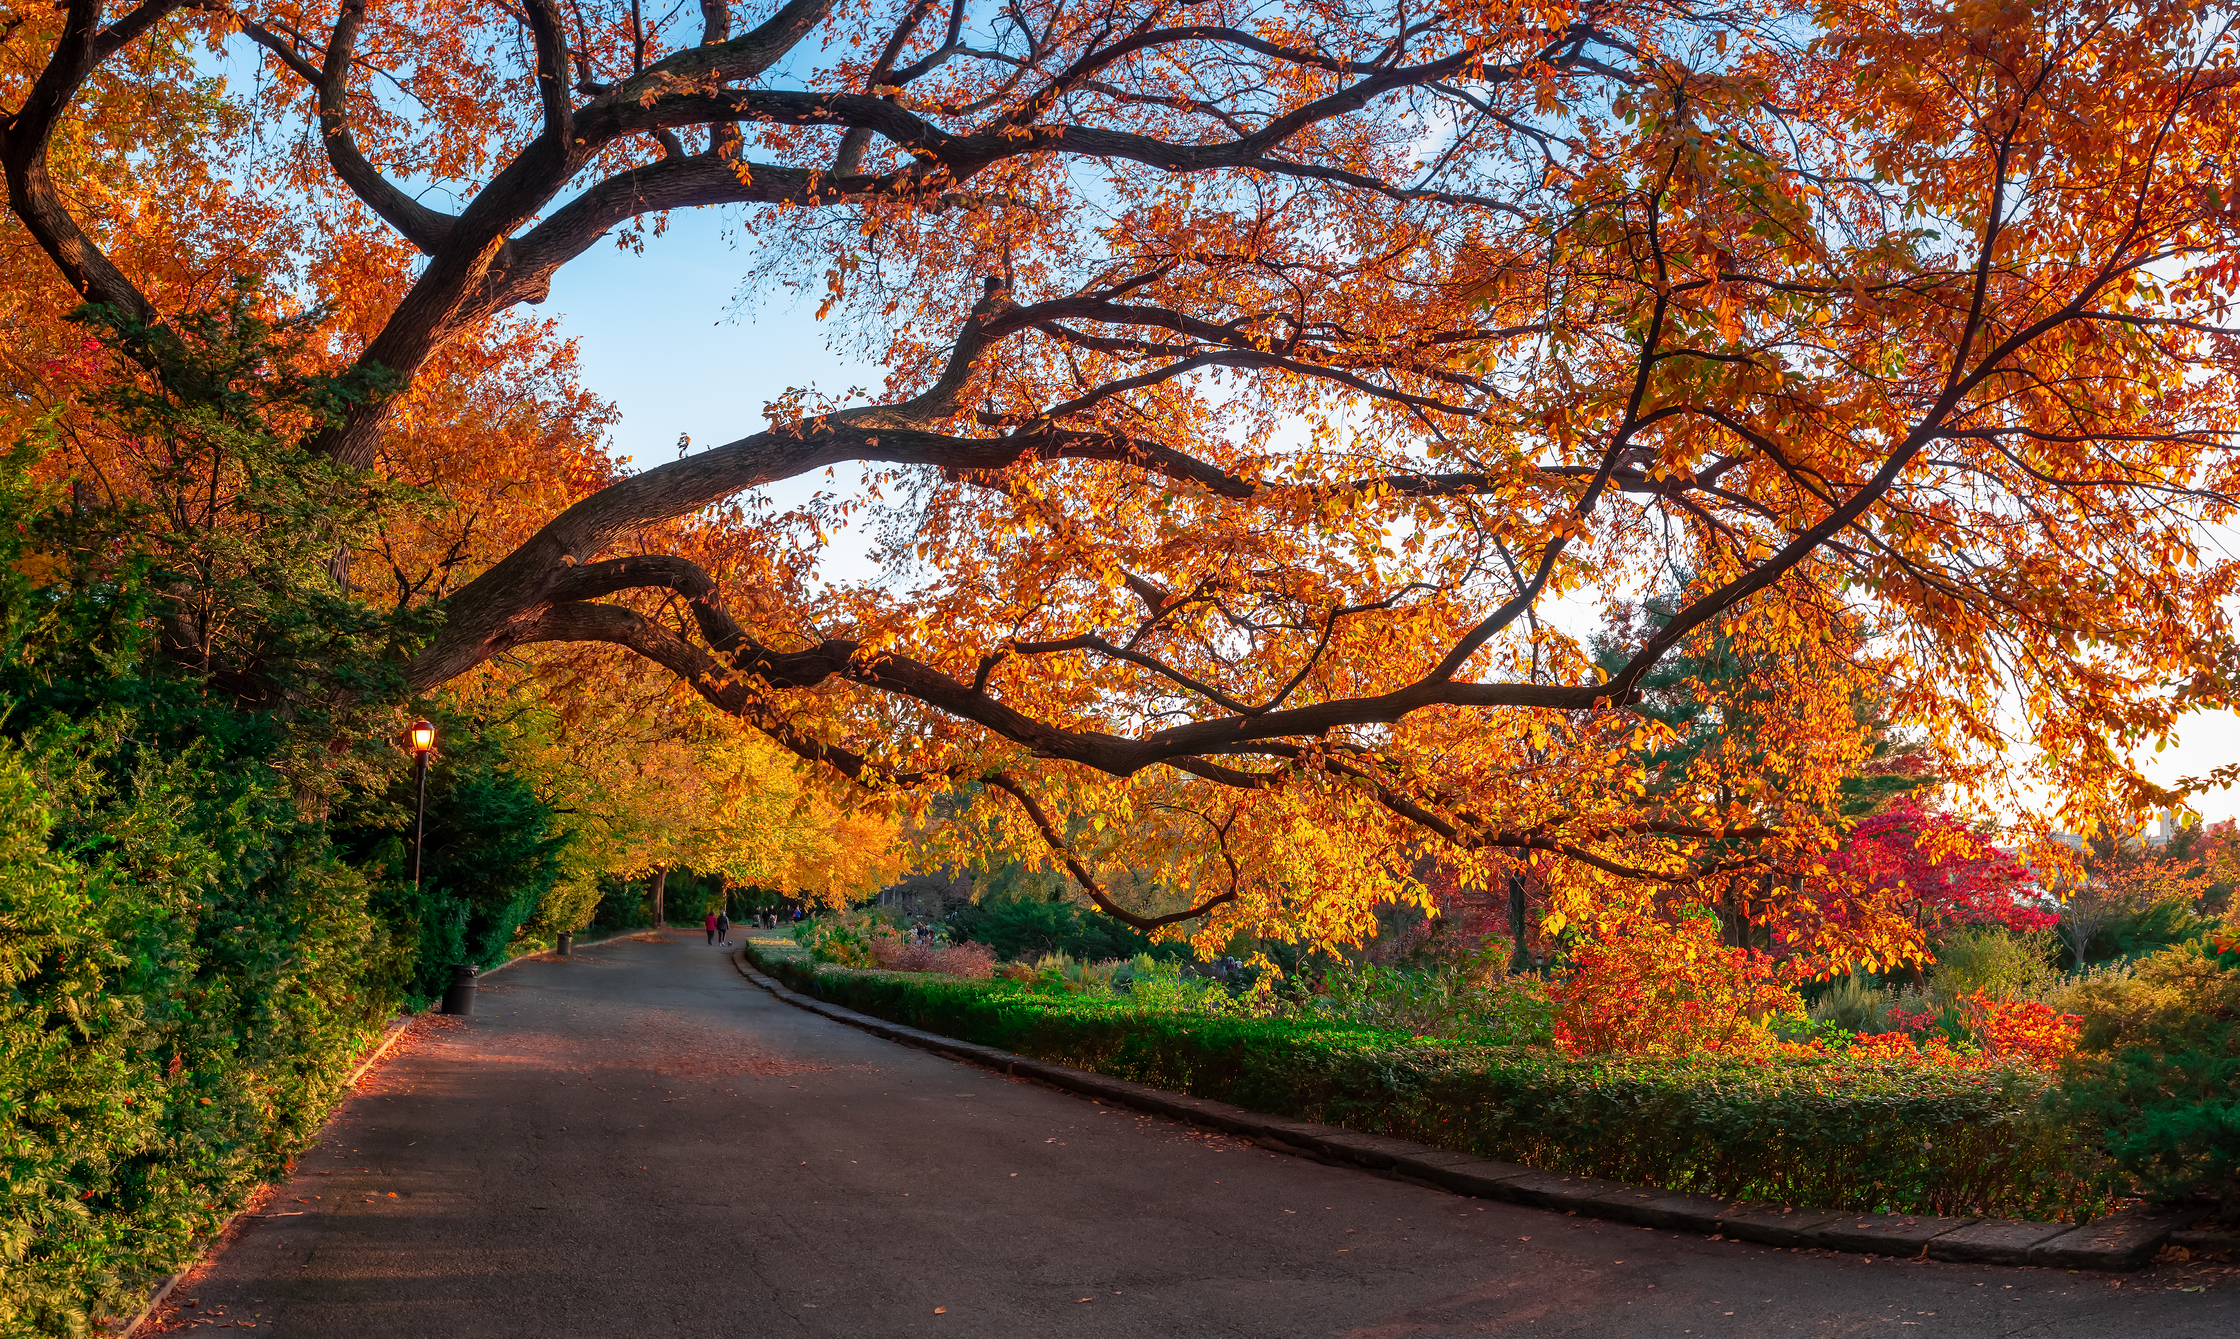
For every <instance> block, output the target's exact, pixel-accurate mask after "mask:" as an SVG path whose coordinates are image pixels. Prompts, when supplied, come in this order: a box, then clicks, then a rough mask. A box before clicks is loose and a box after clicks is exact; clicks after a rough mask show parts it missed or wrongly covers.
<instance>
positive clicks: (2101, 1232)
mask: <svg viewBox="0 0 2240 1339" xmlns="http://www.w3.org/2000/svg"><path fill="white" fill-rule="evenodd" d="M731 958H732V962H733V963H734V964H735V965H736V966H737V967H738V969H739V972H740V974H741V975H742V976H744V977H746V979H747V980H749V981H751V982H753V983H754V984H755V985H757V986H760V987H762V988H763V989H764V990H767V991H769V992H770V993H771V994H773V995H775V996H777V997H778V999H780V1000H782V1001H784V1002H785V1003H787V1004H790V1005H793V1006H794V1007H796V1008H799V1009H806V1010H808V1011H809V1012H811V1013H815V1014H822V1015H823V1016H824V1017H826V1018H829V1019H831V1020H833V1021H834V1022H836V1023H844V1024H846V1025H848V1026H849V1027H853V1028H858V1029H861V1030H862V1031H865V1032H868V1033H871V1034H872V1035H873V1036H876V1037H882V1038H885V1039H886V1040H888V1041H893V1042H899V1043H901V1044H902V1045H905V1046H914V1047H917V1048H918V1049H920V1050H925V1051H931V1052H933V1053H934V1054H936V1055H942V1056H947V1057H948V1058H950V1059H952V1060H958V1061H963V1062H965V1063H967V1064H974V1065H981V1066H985V1067H987V1068H989V1069H993V1070H996V1071H998V1072H999V1073H1003V1074H1009V1075H1014V1076H1017V1077H1020V1078H1029V1079H1034V1080H1037V1081H1038V1082H1042V1083H1046V1084H1049V1085H1050V1086H1052V1087H1054V1088H1062V1089H1065V1090H1066V1091H1068V1092H1073V1093H1079V1094H1081V1095H1083V1096H1087V1097H1094V1098H1098V1099H1100V1100H1103V1101H1107V1102H1114V1103H1118V1104H1120V1105H1123V1106H1129V1107H1134V1108H1136V1109H1138V1110H1141V1111H1148V1112H1151V1113H1152V1114H1154V1115H1159V1116H1168V1117H1171V1118H1173V1119H1176V1120H1182V1121H1188V1122H1190V1123H1192V1124H1195V1125H1205V1126H1211V1127H1212V1128H1214V1129H1217V1130H1222V1131H1224V1132H1226V1133H1229V1134H1234V1135H1240V1136H1242V1137H1244V1138H1247V1139H1250V1140H1252V1141H1253V1142H1255V1143H1257V1144H1260V1145H1262V1146H1264V1147H1267V1148H1270V1149H1273V1150H1275V1151H1277V1152H1283V1153H1292V1154H1296V1155H1299V1156H1303V1157H1311V1158H1315V1159H1317V1160H1319V1161H1322V1162H1330V1163H1343V1164H1349V1165H1352V1166H1356V1167H1363V1168H1366V1169H1368V1170H1370V1171H1374V1172H1380V1173H1384V1174H1387V1175H1393V1176H1399V1177H1403V1178H1406V1179H1409V1180H1415V1181H1421V1182H1424V1183H1426V1184H1428V1185H1431V1186H1435V1187H1437V1188H1438V1189H1441V1190H1445V1191H1448V1192H1450V1193H1452V1194H1456V1195H1462V1196H1466V1197H1469V1198H1474V1199H1495V1200H1502V1201H1505V1202H1507V1203H1511V1204H1523V1205H1527V1206H1529V1207H1532V1208H1536V1209H1554V1210H1561V1211H1564V1212H1568V1213H1576V1214H1579V1215H1581V1216H1582V1217H1588V1218H1607V1219H1610V1220H1612V1221H1615V1222H1621V1223H1630V1224H1633V1225H1634V1226H1637V1227H1651V1228H1663V1229H1667V1230H1678V1231H1684V1232H1700V1233H1704V1234H1706V1235H1713V1236H1725V1237H1732V1238H1736V1239H1738V1240H1742V1241H1752V1242H1757V1243H1759V1244H1761V1245H1767V1246H1797V1247H1815V1248H1819V1249H1822V1250H1834V1251H1844V1252H1847V1253H1851V1252H1856V1253H1862V1254H1867V1255H1880V1256H1897V1257H1907V1258H1920V1257H1926V1258H1928V1259H1931V1260H1943V1261H1948V1262H1952V1263H1965V1264H1987V1265H2037V1266H2044V1267H2049V1268H2059V1269H2098V1270H2113V1271H2127V1270H2133V1269H2138V1268H2140V1267H2141V1266H2143V1265H2145V1264H2146V1263H2147V1262H2148V1261H2150V1260H2152V1259H2153V1258H2154V1256H2155V1253H2156V1252H2157V1251H2159V1250H2161V1249H2162V1247H2163V1245H2164V1244H2165V1243H2166V1242H2168V1240H2169V1239H2170V1235H2171V1233H2173V1232H2176V1231H2179V1230H2181V1229H2184V1228H2187V1227H2190V1226H2192V1225H2193V1224H2194V1223H2195V1222H2197V1221H2198V1220H2200V1219H2201V1218H2202V1217H2204V1216H2205V1215H2206V1214H2207V1213H2208V1212H2209V1210H2208V1209H2207V1207H2205V1206H2204V1207H2193V1208H2148V1209H2126V1210H2123V1211H2122V1212H2119V1213H2115V1214H2111V1215H2109V1216H2108V1217H2106V1218H2102V1219H2099V1220H2097V1221H2095V1222H2093V1223H2089V1224H2086V1225H2084V1226H2082V1227H2079V1226H2077V1225H2075V1224H2072V1223H2022V1222H2015V1221H2013V1220H2010V1219H2000V1218H1935V1217H1928V1216H1921V1215H1908V1214H1855V1213H1847V1212H1844V1211H1842V1210H1837V1209H1798V1208H1793V1207H1789V1206H1783V1205H1774V1204H1753V1203H1746V1202H1742V1201H1730V1200H1719V1199H1715V1198H1712V1197H1709V1196H1704V1195H1691V1194H1685V1193H1682V1192H1679V1191H1672V1190H1663V1189H1659V1188H1658V1187H1655V1186H1629V1185H1622V1184H1620V1183H1618V1182H1615V1181H1602V1180H1598V1179H1596V1178H1594V1177H1587V1176H1567V1175H1564V1174H1562V1173H1560V1172H1542V1171H1535V1170H1534V1169H1532V1168H1530V1167H1523V1166H1519V1165H1518V1164H1516V1163H1511V1162H1498V1161H1495V1160H1493V1159H1491V1158H1480V1157H1475V1156H1472V1155H1470V1154H1467V1153H1456V1152H1453V1151H1451V1150H1448V1149H1443V1148H1434V1147H1431V1146H1429V1145H1426V1144H1418V1143H1413V1142H1410V1141H1408V1140H1405V1139H1394V1138H1391V1137H1389V1136H1386V1135H1378V1134H1365V1133H1363V1132H1361V1131H1359V1130H1347V1129H1342V1128H1339V1127H1337V1126H1332V1125H1317V1124H1315V1123H1313V1122H1311V1121H1297V1120H1288V1119H1284V1118H1282V1117H1277V1116H1266V1115H1262V1114H1260V1113H1258V1112H1252V1111H1246V1110H1244V1109H1243V1108H1242V1107H1234V1106H1230V1105H1229V1104H1228V1103H1226V1102H1214V1101H1209V1100H1207V1099H1205V1098H1200V1097H1189V1096H1185V1095H1183V1094H1180V1093H1170V1092H1166V1091H1164V1090H1161V1089H1158V1088H1149V1087H1146V1086H1144V1085H1143V1084H1140V1083H1130V1082H1128V1081H1127V1080H1125V1079H1115V1078H1109V1077H1107V1076H1105V1075H1102V1074H1095V1073H1091V1072H1089V1071H1087V1070H1080V1069H1074V1068H1072V1067H1071V1066H1067V1065H1059V1064H1052V1063H1051V1062H1049V1061H1046V1060H1036V1059H1034V1058H1033V1057H1031V1056H1024V1055H1016V1054H1013V1053H1012V1052H1010V1051H1001V1050H997V1049H996V1048H995V1047H992V1046H981V1045H977V1044H975V1043H973V1042H967V1041H959V1040H957V1039H956V1038H954V1037H944V1036H941V1035H939V1034H937V1033H932V1032H925V1031H921V1030H919V1029H917V1028H912V1027H904V1026H902V1025H901V1024H899V1023H890V1022H888V1021H887V1020H885V1019H883V1018H874V1017H872V1016H871V1015H869V1014H863V1013H858V1012H856V1011H855V1010H853V1009H846V1008H842V1007H841V1006H839V1005H836V1004H828V1003H826V1002H825V1001H823V1000H820V999H818V998H816V997H815V996H813V995H804V994H802V993H801V992H799V991H795V990H790V989H788V988H787V987H786V986H784V985H782V984H780V983H779V982H778V981H776V980H774V979H773V978H771V977H770V976H768V975H767V974H765V973H764V972H762V971H761V970H760V969H758V968H757V967H755V966H754V964H753V963H752V962H751V961H750V960H749V959H748V957H747V950H746V949H745V948H743V947H742V948H740V949H737V950H736V951H734V952H733V953H732V955H731Z"/></svg>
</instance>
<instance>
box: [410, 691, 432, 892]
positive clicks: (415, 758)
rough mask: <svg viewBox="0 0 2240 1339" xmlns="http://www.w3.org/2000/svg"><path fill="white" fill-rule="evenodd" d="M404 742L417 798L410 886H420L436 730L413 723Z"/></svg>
mask: <svg viewBox="0 0 2240 1339" xmlns="http://www.w3.org/2000/svg"><path fill="white" fill-rule="evenodd" d="M405 740H406V742H407V743H409V744H411V746H412V776H413V783H414V785H415V787H416V788H417V790H418V791H419V798H418V799H417V800H416V801H415V802H414V804H413V811H412V886H413V887H415V888H418V887H419V886H420V838H421V835H422V833H424V832H425V831H426V829H427V825H428V758H429V755H431V754H433V753H434V752H435V751H436V728H435V727H434V726H432V725H430V724H428V723H427V722H426V721H414V722H413V723H412V728H411V729H410V730H407V731H405Z"/></svg>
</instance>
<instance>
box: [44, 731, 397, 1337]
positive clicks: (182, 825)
mask: <svg viewBox="0 0 2240 1339" xmlns="http://www.w3.org/2000/svg"><path fill="white" fill-rule="evenodd" d="M156 714H157V713H154V712H147V713H144V714H142V715H139V716H136V715H135V714H133V713H129V712H122V711H111V712H104V713H101V714H98V715H95V716H92V717H89V718H87V719H84V720H78V721H72V720H69V719H68V718H65V717H61V716H53V717H50V718H48V720H47V721H46V722H45V723H44V724H43V725H42V726H40V727H39V728H38V729H36V730H34V731H31V732H29V733H28V736H27V738H26V739H25V740H24V741H22V742H20V743H19V742H16V741H8V740H0V1167H4V1168H5V1179H4V1181H0V1334H5V1335H50V1336H51V1335H74V1334H79V1333H82V1332H84V1331H85V1329H86V1327H87V1325H88V1323H89V1322H90V1321H91V1320H93V1319H97V1318H98V1317H100V1316H102V1315H105V1314H115V1313H123V1314H130V1313H131V1312H133V1311H135V1310H137V1309H138V1304H139V1301H140V1297H141V1293H140V1291H139V1290H141V1289H144V1288H145V1287H146V1286H147V1284H148V1282H149V1280H150V1279H151V1278H153V1277H155V1276H158V1275H161V1274H164V1273H168V1272H170V1271H171V1270H173V1269H175V1268H176V1267H177V1266H179V1265H180V1264H182V1263H184V1262H185V1261H186V1260H188V1259H190V1258H191V1257H192V1255H193V1250H194V1245H195V1243H196V1241H197V1240H198V1239H199V1238H201V1237H203V1236H205V1235H207V1234H208V1233H209V1232H210V1231H211V1230H212V1229H213V1228H214V1227H215V1226H216V1225H217V1224H218V1223H220V1222H222V1221H223V1220H224V1218H225V1216H226V1215H227V1214H228V1213H230V1212H231V1211H232V1210H233V1209H234V1208H235V1207H237V1206H238V1204H239V1202H240V1200H241V1198H242V1196H244V1195H245V1194H246V1193H247V1192H248V1191H249V1190H250V1189H252V1188H253V1187H254V1186H255V1185H256V1183H257V1182H258V1181H260V1180H262V1179H264V1178H266V1177H269V1176H271V1175H273V1174H275V1173H277V1172H278V1171H280V1170H281V1169H282V1168H283V1167H284V1166H285V1164H286V1163H287V1161H288V1159H289V1158H290V1156H292V1154H293V1152H294V1150H295V1149H297V1148H298V1147H300V1146H301V1144H302V1142H303V1141H304V1140H305V1139H307V1138H308V1137H310V1135H311V1134H312V1133H313V1131H314V1130H316V1128H317V1127H318V1124H319V1122H320V1121H321V1120H322V1119H323V1117H324V1115H325V1113H326V1111H327V1108H328V1107H329V1105H330V1104H331V1103H332V1101H333V1099H334V1097H335V1095H336V1094H337V1092H338V1091H339V1089H340V1084H341V1081H342V1078H343V1076H344V1075H345V1073H346V1072H347V1069H348V1066H349V1064H350V1063H351V1060H352V1058H353V1057H354V1056H355V1055H356V1054H357V1052H358V1051H359V1049H360V1048H361V1046H362V1045H363V1043H364V1042H365V1041H366V1040H367V1039H368V1038H369V1037H370V1036H372V1035H373V1034H374V1032H375V1031H377V1030H378V1027H379V1024H380V1021H381V1020H382V1018H384V1017H385V1016H386V1015H387V1013H388V1012H389V1009H390V997H388V996H386V995H385V994H383V993H381V992H379V991H378V990H376V989H369V987H368V983H369V982H370V981H372V980H374V979H377V978H379V977H380V976H382V975H384V974H385V973H384V970H383V969H384V964H385V963H391V962H394V961H395V960H396V959H398V958H399V957H401V956H402V955H403V954H405V953H408V952H409V948H407V947H405V946H401V945H396V944H393V943H391V942H389V941H388V940H387V939H386V937H385V936H384V934H383V933H382V930H381V927H380V926H379V924H378V923H377V922H375V921H374V920H373V919H372V918H371V917H369V916H368V914H367V910H366V904H367V893H368V888H367V884H366V881H365V879H364V878H363V877H362V876H360V875H359V874H358V873H357V872H356V871H354V870H352V869H350V868H349V867H347V866H346V865H344V864H342V863H341V862H340V861H339V860H337V859H336V858H335V855H334V853H333V851H332V850H331V848H329V847H328V845H327V844H326V841H325V839H324V836H323V834H322V833H321V832H320V831H319V830H318V829H317V828H316V827H315V826H313V825H310V824H306V823H304V822H302V821H301V820H299V819H298V818H297V816H296V814H295V812H294V808H293V806H292V804H291V803H290V802H289V799H288V797H287V796H286V794H285V793H284V792H283V791H282V789H281V788H280V787H278V786H276V785H274V784H273V782H272V781H271V780H269V779H268V778H269V777H270V775H271V774H270V773H269V772H267V771H264V770H263V769H245V768H239V767H226V766H220V765H217V764H219V763H220V762H222V761H224V759H223V757H222V755H220V754H219V753H218V751H217V750H216V749H215V748H212V747H208V746H206V745H205V746H188V747H183V748H180V749H178V750H176V751H169V752H167V751H161V750H155V749H150V748H147V747H145V746H144V741H140V742H136V740H135V737H134V736H135V734H136V733H137V731H138V729H140V728H143V727H141V726H140V724H139V723H140V722H141V721H144V720H146V719H147V718H148V717H152V716H154V715H156ZM392 970H393V969H392Z"/></svg>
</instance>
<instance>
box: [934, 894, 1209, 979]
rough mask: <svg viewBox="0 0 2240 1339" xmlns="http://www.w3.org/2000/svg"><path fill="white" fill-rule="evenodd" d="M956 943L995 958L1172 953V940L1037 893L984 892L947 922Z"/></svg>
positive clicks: (1090, 958)
mask: <svg viewBox="0 0 2240 1339" xmlns="http://www.w3.org/2000/svg"><path fill="white" fill-rule="evenodd" d="M949 935H950V938H952V939H954V940H957V941H958V942H960V943H962V942H967V941H969V942H971V943H976V944H986V945H987V946H988V947H989V948H991V949H994V950H995V952H996V956H997V957H1000V958H1011V959H1026V960H1032V959H1034V958H1037V957H1040V956H1041V955H1043V954H1045V953H1064V954H1066V955H1067V956H1069V957H1072V958H1075V959H1078V960H1080V961H1083V962H1104V961H1109V960H1112V959H1120V960H1122V961H1125V960H1127V959H1129V958H1133V957H1136V956H1138V955H1139V954H1144V953H1149V954H1151V955H1152V956H1154V957H1172V956H1175V955H1176V954H1177V953H1179V952H1181V951H1182V950H1181V949H1180V947H1179V946H1178V945H1174V944H1153V943H1152V941H1151V937H1150V936H1149V935H1145V934H1140V933H1138V932H1137V931H1136V930H1134V929H1133V928H1131V927H1129V926H1126V925H1123V924H1121V923H1120V922H1118V921H1116V920H1113V919H1112V918H1111V917H1109V916H1104V915H1100V914H1098V913H1096V912H1093V911H1083V910H1082V909H1081V908H1079V907H1077V906H1075V905H1074V904H1073V903H1071V902H1063V901H1060V902H1053V901H1050V900H1049V899H1048V898H1047V897H1042V896H1034V895H1028V896H1017V897H1014V896H1006V895H1004V894H1003V893H1001V892H990V893H987V894H986V895H984V896H983V897H982V898H981V900H980V901H979V902H977V903H975V904H973V905H972V906H969V907H966V908H964V909H962V910H961V911H959V912H958V913H957V914H956V918H955V920H954V922H953V923H952V924H951V925H950V927H949Z"/></svg>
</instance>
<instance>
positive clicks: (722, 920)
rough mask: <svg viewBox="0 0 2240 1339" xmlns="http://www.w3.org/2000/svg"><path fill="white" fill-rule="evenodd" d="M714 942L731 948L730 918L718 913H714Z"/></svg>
mask: <svg viewBox="0 0 2240 1339" xmlns="http://www.w3.org/2000/svg"><path fill="white" fill-rule="evenodd" d="M716 942H717V943H718V944H721V945H722V946H723V947H725V948H729V947H731V917H730V916H728V915H726V914H724V913H723V912H720V911H719V912H717V913H716Z"/></svg>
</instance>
